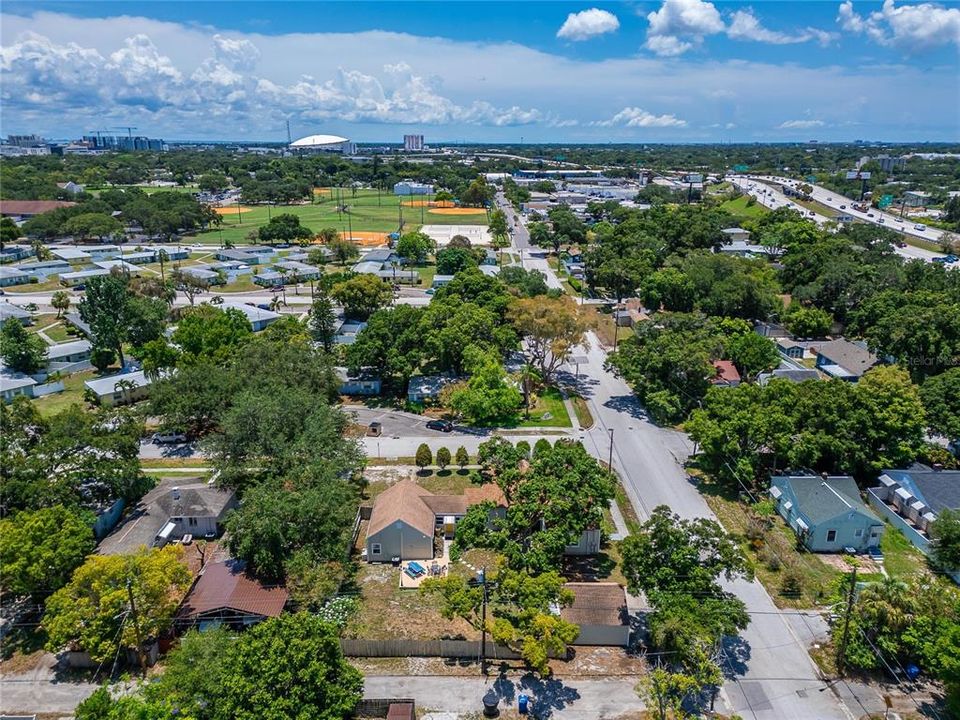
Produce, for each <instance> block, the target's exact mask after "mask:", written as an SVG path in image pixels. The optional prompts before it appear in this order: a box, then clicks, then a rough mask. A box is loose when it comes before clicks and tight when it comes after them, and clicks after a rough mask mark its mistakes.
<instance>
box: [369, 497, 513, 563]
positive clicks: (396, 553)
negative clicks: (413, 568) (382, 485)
mask: <svg viewBox="0 0 960 720" xmlns="http://www.w3.org/2000/svg"><path fill="white" fill-rule="evenodd" d="M485 500H489V501H491V502H493V503H494V504H495V505H496V506H497V507H498V508H505V507H506V498H504V496H503V492H502V491H501V490H500V488H499V487H498V486H497V485H496V484H494V483H487V484H486V485H481V486H479V487H470V488H467V489H466V491H465V492H464V494H463V495H434V494H433V493H432V492H430V491H429V490H427V489H426V488H423V487H421V486H420V485H418V484H417V483H416V482H414V481H413V480H401V481H400V482H398V483H395V484H394V485H392V486H391V487H389V488H388V489H386V490H384V491H383V492H382V493H380V495H378V496H377V499H376V500H375V501H374V504H373V510H372V512H371V514H370V522H369V524H368V525H367V540H366V548H367V561H368V562H390V561H391V560H392V559H393V558H400V559H401V560H430V559H432V558H433V537H434V534H435V532H436V529H437V528H438V527H441V528H443V530H444V534H445V535H448V536H452V535H453V532H454V528H455V526H456V523H457V522H459V521H460V519H461V518H463V516H464V515H466V514H467V509H468V508H470V507H471V506H472V505H476V504H478V503H481V502H483V501H485Z"/></svg>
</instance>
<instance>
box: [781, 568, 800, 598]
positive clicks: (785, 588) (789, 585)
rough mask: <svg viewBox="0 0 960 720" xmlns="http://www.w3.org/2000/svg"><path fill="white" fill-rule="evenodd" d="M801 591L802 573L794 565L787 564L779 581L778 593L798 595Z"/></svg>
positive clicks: (790, 595)
mask: <svg viewBox="0 0 960 720" xmlns="http://www.w3.org/2000/svg"><path fill="white" fill-rule="evenodd" d="M802 592H803V574H802V573H801V572H800V569H799V568H798V567H797V566H796V565H788V566H787V568H786V569H785V570H784V572H783V579H782V580H781V581H780V594H781V595H786V596H788V597H798V596H799V595H800V594H801V593H802Z"/></svg>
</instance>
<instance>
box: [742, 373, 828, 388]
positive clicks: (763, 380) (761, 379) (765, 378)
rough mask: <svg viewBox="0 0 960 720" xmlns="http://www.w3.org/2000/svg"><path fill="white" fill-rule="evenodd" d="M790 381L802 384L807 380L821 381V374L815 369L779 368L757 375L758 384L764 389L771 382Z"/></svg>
mask: <svg viewBox="0 0 960 720" xmlns="http://www.w3.org/2000/svg"><path fill="white" fill-rule="evenodd" d="M776 379H780V380H789V381H790V382H792V383H802V382H806V381H807V380H819V379H820V373H818V372H817V371H816V370H814V369H813V368H802V369H794V368H777V369H776V370H773V371H771V372H766V373H760V374H759V375H757V384H758V385H760V386H761V387H763V386H764V385H766V384H767V383H768V382H770V381H771V380H776Z"/></svg>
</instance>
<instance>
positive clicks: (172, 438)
mask: <svg viewBox="0 0 960 720" xmlns="http://www.w3.org/2000/svg"><path fill="white" fill-rule="evenodd" d="M186 441H187V436H186V435H184V434H183V433H180V432H166V433H154V434H153V437H152V438H150V442H152V443H153V444H154V445H171V444H173V443H184V442H186Z"/></svg>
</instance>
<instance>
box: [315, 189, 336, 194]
mask: <svg viewBox="0 0 960 720" xmlns="http://www.w3.org/2000/svg"><path fill="white" fill-rule="evenodd" d="M313 194H314V195H333V191H331V190H330V188H314V189H313Z"/></svg>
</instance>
